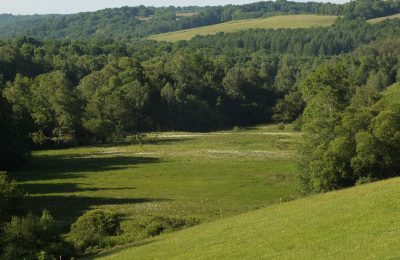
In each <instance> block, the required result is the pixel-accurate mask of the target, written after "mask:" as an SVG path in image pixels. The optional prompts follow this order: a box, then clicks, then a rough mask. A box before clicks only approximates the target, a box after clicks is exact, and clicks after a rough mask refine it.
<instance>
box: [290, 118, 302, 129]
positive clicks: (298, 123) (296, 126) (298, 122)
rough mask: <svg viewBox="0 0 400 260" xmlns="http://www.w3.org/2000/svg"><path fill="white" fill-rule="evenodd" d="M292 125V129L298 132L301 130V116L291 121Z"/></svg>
mask: <svg viewBox="0 0 400 260" xmlns="http://www.w3.org/2000/svg"><path fill="white" fill-rule="evenodd" d="M292 127H293V131H296V132H300V131H301V128H302V127H303V121H302V118H301V117H299V118H297V119H296V120H295V121H294V122H293V124H292Z"/></svg>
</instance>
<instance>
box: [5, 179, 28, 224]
mask: <svg viewBox="0 0 400 260" xmlns="http://www.w3.org/2000/svg"><path fill="white" fill-rule="evenodd" d="M22 197H23V196H22V193H21V192H20V191H19V190H18V188H17V184H16V183H15V182H14V181H12V180H11V179H10V178H8V176H7V174H6V173H5V172H0V224H1V223H3V222H6V221H9V220H10V219H11V216H13V215H16V214H17V213H20V208H19V201H20V200H21V199H22Z"/></svg>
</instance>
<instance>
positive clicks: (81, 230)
mask: <svg viewBox="0 0 400 260" xmlns="http://www.w3.org/2000/svg"><path fill="white" fill-rule="evenodd" d="M120 232H122V231H121V228H120V220H119V217H118V216H117V215H116V214H114V213H112V212H110V211H105V210H91V211H88V212H86V213H85V214H83V215H82V216H81V217H79V218H78V220H77V221H76V222H75V223H74V224H72V226H71V232H70V234H69V238H70V240H71V241H72V242H73V244H74V245H75V247H76V248H77V249H78V250H79V251H81V252H85V251H86V250H90V249H92V248H102V247H104V246H105V239H106V238H107V237H110V236H116V235H118V234H119V233H120Z"/></svg>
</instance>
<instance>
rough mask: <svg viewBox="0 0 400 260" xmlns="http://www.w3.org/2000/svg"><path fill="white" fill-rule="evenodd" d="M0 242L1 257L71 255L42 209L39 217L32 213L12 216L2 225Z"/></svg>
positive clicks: (33, 257)
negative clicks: (9, 220) (23, 215)
mask: <svg viewBox="0 0 400 260" xmlns="http://www.w3.org/2000/svg"><path fill="white" fill-rule="evenodd" d="M0 243H1V245H2V247H1V248H2V249H1V257H2V259H10V260H11V259H37V258H38V256H39V255H42V256H47V257H49V258H51V259H53V258H55V257H56V258H58V257H59V256H65V257H68V256H71V255H73V254H72V253H73V251H71V247H70V246H69V245H68V244H66V243H64V242H63V241H62V240H61V237H60V235H59V231H58V228H57V225H56V223H55V221H54V219H53V218H52V216H51V215H50V214H49V212H48V211H43V213H42V216H41V217H36V216H34V215H32V214H28V215H27V216H26V217H13V218H12V220H11V222H9V223H7V224H5V225H4V226H3V234H2V236H1V242H0Z"/></svg>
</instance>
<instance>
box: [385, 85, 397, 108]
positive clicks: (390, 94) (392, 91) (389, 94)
mask: <svg viewBox="0 0 400 260" xmlns="http://www.w3.org/2000/svg"><path fill="white" fill-rule="evenodd" d="M382 93H383V99H384V100H385V101H386V100H387V101H388V102H390V103H392V104H400V82H399V83H395V84H393V85H392V86H390V87H388V88H387V89H385V91H383V92H382Z"/></svg>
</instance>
